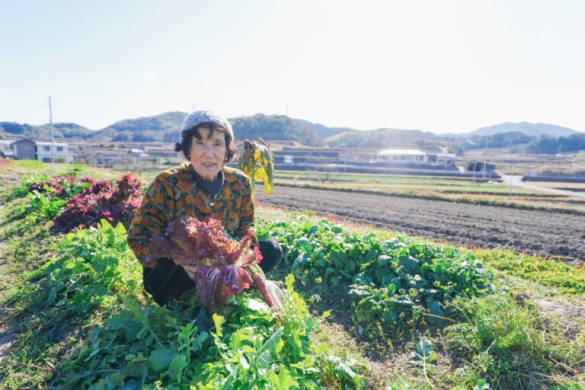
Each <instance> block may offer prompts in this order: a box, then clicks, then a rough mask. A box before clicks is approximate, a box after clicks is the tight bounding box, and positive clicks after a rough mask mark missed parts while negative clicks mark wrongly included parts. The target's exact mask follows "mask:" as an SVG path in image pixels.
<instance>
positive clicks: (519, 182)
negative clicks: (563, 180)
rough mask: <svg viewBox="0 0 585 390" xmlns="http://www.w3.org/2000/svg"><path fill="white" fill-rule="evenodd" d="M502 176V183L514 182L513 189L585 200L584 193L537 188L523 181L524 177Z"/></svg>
mask: <svg viewBox="0 0 585 390" xmlns="http://www.w3.org/2000/svg"><path fill="white" fill-rule="evenodd" d="M501 176H502V183H505V184H507V185H510V181H512V187H519V188H526V189H529V190H534V191H541V192H547V193H549V194H555V195H563V196H572V197H575V198H585V194H584V193H582V192H577V191H567V190H557V189H556V188H547V187H541V186H537V185H531V184H526V183H525V182H523V181H522V176H520V175H501Z"/></svg>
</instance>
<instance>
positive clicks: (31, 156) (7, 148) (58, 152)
mask: <svg viewBox="0 0 585 390" xmlns="http://www.w3.org/2000/svg"><path fill="white" fill-rule="evenodd" d="M53 147H54V148H55V150H54V153H53ZM0 156H2V157H4V158H14V159H16V160H38V161H43V162H51V161H52V159H53V156H54V157H55V160H56V161H64V162H68V163H71V162H73V160H75V151H73V150H72V149H70V148H68V146H67V144H66V143H62V142H55V143H52V142H41V141H33V140H31V139H19V140H2V141H0Z"/></svg>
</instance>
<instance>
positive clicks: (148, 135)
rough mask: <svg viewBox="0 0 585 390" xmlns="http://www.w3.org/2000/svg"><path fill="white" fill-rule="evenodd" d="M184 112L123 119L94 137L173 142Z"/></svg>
mask: <svg viewBox="0 0 585 390" xmlns="http://www.w3.org/2000/svg"><path fill="white" fill-rule="evenodd" d="M185 115H187V114H186V113H184V112H180V111H173V112H167V113H164V114H160V115H155V116H148V117H141V118H136V119H124V120H121V121H118V122H116V123H114V124H112V125H110V126H108V127H106V128H104V129H102V130H100V131H98V132H97V133H96V137H100V138H111V140H112V141H133V142H153V141H166V142H175V141H177V140H178V139H179V135H180V128H181V123H182V122H183V119H184V118H185Z"/></svg>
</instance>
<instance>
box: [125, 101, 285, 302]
mask: <svg viewBox="0 0 585 390" xmlns="http://www.w3.org/2000/svg"><path fill="white" fill-rule="evenodd" d="M175 151H177V152H179V151H182V152H183V154H184V155H185V158H186V159H187V161H186V162H183V163H182V164H180V165H179V166H177V167H175V168H171V169H168V170H166V171H164V172H162V173H160V174H159V175H158V176H157V177H156V178H155V179H154V181H153V182H152V184H151V185H150V187H149V188H148V189H147V191H146V193H145V194H144V199H143V201H142V204H141V206H140V207H139V209H138V210H137V211H136V216H135V218H134V220H133V221H132V225H131V226H130V229H129V232H128V244H129V245H130V247H131V248H132V250H133V251H134V254H135V255H136V257H137V258H138V260H139V261H140V262H141V263H142V265H143V266H144V273H143V277H144V288H145V289H146V291H147V292H148V293H150V294H151V295H152V296H153V298H154V300H155V301H156V302H157V303H158V304H159V305H164V304H166V303H167V302H169V301H170V300H172V299H176V298H179V297H180V296H181V295H182V294H183V293H184V292H185V291H187V290H189V289H191V288H194V287H195V282H194V281H193V280H192V279H191V278H190V277H189V273H192V272H191V270H189V269H187V270H185V269H183V267H181V266H180V265H177V264H175V263H173V262H172V260H170V259H163V260H162V261H159V262H158V264H156V267H154V268H150V267H147V266H145V261H146V258H147V256H148V254H149V250H148V248H149V245H150V239H151V237H152V236H154V235H156V234H164V231H165V229H166V228H167V225H168V224H169V223H170V222H171V221H173V220H174V219H175V218H177V217H195V218H197V219H199V220H201V221H207V220H209V219H210V218H213V219H217V220H219V221H221V222H222V224H223V226H224V227H225V229H226V230H227V231H228V232H229V233H230V234H231V235H232V236H233V237H236V238H238V239H239V238H241V237H243V236H244V235H245V234H246V233H247V232H248V229H250V228H252V227H253V226H254V201H253V194H252V190H251V187H250V178H248V176H246V175H245V174H244V173H243V172H241V171H239V170H237V169H232V168H229V167H226V166H225V163H227V162H229V161H231V160H232V159H233V157H234V154H235V152H236V145H235V141H234V134H233V131H232V127H231V125H230V123H229V122H228V121H227V120H226V119H224V118H222V117H220V116H218V115H216V114H214V113H212V112H210V111H195V112H193V113H191V114H189V115H187V117H186V118H185V120H184V121H183V125H182V126H181V140H180V142H178V143H177V144H176V146H175ZM259 249H260V252H261V253H262V257H263V260H262V262H261V263H260V267H261V268H262V269H263V270H264V271H265V272H267V271H270V270H272V269H273V268H274V267H276V265H278V263H279V262H280V258H281V256H282V249H281V247H280V245H279V244H278V243H277V242H276V241H274V240H268V241H261V242H260V243H259ZM186 271H187V272H186Z"/></svg>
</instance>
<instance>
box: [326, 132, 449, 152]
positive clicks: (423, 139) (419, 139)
mask: <svg viewBox="0 0 585 390" xmlns="http://www.w3.org/2000/svg"><path fill="white" fill-rule="evenodd" d="M449 141H450V138H448V137H441V136H439V135H437V134H433V133H429V132H424V131H420V130H400V129H378V130H369V131H357V130H350V131H345V132H343V133H340V134H336V135H334V136H332V137H329V138H327V139H326V140H325V144H326V145H328V146H330V147H332V148H386V147H392V146H410V147H419V148H429V147H435V148H436V147H438V146H445V145H446V144H448V143H449Z"/></svg>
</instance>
